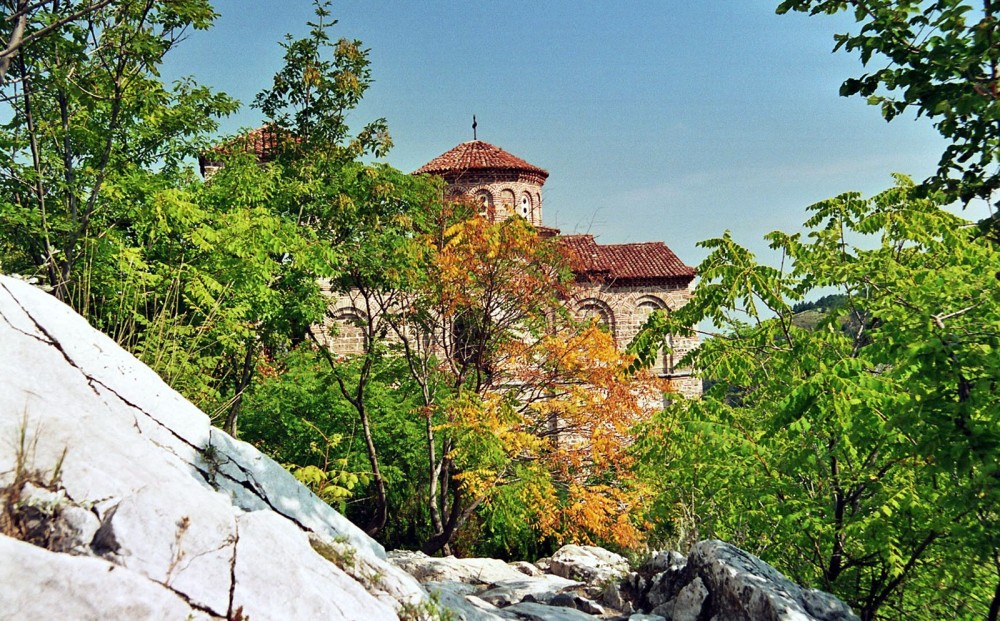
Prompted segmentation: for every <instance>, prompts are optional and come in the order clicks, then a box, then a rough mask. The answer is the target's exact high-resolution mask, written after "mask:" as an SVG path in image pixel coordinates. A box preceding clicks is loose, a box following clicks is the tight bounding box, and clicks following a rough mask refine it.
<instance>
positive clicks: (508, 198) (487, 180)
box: [414, 140, 549, 226]
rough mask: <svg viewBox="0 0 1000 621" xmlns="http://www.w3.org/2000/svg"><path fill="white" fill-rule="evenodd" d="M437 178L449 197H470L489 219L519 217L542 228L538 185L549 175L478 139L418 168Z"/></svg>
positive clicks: (539, 187) (540, 189)
mask: <svg viewBox="0 0 1000 621" xmlns="http://www.w3.org/2000/svg"><path fill="white" fill-rule="evenodd" d="M414 174H430V175H437V176H439V177H441V178H442V179H444V180H445V181H447V182H448V186H449V188H450V193H451V194H452V195H453V196H462V195H464V196H471V197H473V198H474V199H476V200H477V201H479V202H480V203H482V205H483V213H484V214H485V215H487V217H489V218H490V219H491V220H495V221H499V220H506V219H507V218H509V217H511V216H512V215H515V214H517V215H519V216H521V217H522V218H524V219H525V220H527V221H528V222H530V223H531V224H533V225H534V226H541V225H542V185H544V184H545V179H547V178H548V176H549V173H548V172H546V171H545V170H543V169H541V168H539V167H537V166H534V165H532V164H529V163H528V162H526V161H524V160H522V159H521V158H519V157H517V156H514V155H511V154H510V153H507V152H506V151H504V150H503V149H501V148H499V147H495V146H493V145H491V144H490V143H488V142H483V141H482V140H473V141H470V142H463V143H462V144H460V145H458V146H457V147H455V148H454V149H452V150H450V151H448V152H447V153H444V154H442V155H439V156H438V157H436V158H434V159H433V160H431V161H430V162H428V163H426V164H424V165H423V166H421V167H420V168H418V169H417V170H416V171H415V173H414Z"/></svg>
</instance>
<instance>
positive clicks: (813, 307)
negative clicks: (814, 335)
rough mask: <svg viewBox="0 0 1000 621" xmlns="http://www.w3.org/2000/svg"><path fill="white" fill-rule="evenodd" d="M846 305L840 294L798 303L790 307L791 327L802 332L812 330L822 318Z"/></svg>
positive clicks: (845, 300) (845, 298) (843, 296)
mask: <svg viewBox="0 0 1000 621" xmlns="http://www.w3.org/2000/svg"><path fill="white" fill-rule="evenodd" d="M845 304H847V296H846V295H844V294H842V293H835V294H832V295H825V296H823V297H821V298H819V299H818V300H815V301H813V302H799V303H798V304H796V305H794V306H792V312H793V313H795V315H794V316H793V317H792V325H794V326H796V327H798V328H802V329H803V330H814V329H815V328H816V326H817V325H819V322H820V321H822V320H823V316H824V315H826V313H828V312H830V311H831V310H833V309H835V308H840V307H842V306H844V305H845Z"/></svg>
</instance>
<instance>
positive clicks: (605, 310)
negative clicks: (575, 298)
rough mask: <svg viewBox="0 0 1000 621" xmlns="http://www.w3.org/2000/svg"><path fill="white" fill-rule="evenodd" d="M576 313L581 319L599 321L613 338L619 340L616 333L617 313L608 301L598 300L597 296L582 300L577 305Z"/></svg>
mask: <svg viewBox="0 0 1000 621" xmlns="http://www.w3.org/2000/svg"><path fill="white" fill-rule="evenodd" d="M576 315H577V317H579V318H580V320H581V321H587V320H588V319H593V320H595V321H597V323H598V325H601V326H604V327H605V328H607V330H608V333H609V334H610V335H611V338H612V339H614V340H615V342H617V340H618V339H617V335H616V333H615V314H614V311H612V310H611V307H610V306H608V304H607V303H606V302H604V301H602V300H598V299H597V298H588V299H586V300H581V301H580V303H579V304H577V305H576Z"/></svg>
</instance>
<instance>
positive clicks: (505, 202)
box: [498, 188, 517, 215]
mask: <svg viewBox="0 0 1000 621" xmlns="http://www.w3.org/2000/svg"><path fill="white" fill-rule="evenodd" d="M499 207H500V210H498V211H499V212H500V213H504V214H507V215H510V214H514V213H517V205H516V199H515V198H514V190H511V189H510V188H504V189H502V190H500V205H499Z"/></svg>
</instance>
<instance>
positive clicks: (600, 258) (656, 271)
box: [558, 235, 695, 284]
mask: <svg viewBox="0 0 1000 621" xmlns="http://www.w3.org/2000/svg"><path fill="white" fill-rule="evenodd" d="M558 240H559V244H560V245H561V246H562V247H563V248H566V249H567V250H568V252H569V255H570V265H571V267H572V269H573V272H574V273H576V275H577V278H578V279H582V280H600V281H604V282H609V283H612V282H613V283H616V284H626V283H629V284H656V283H661V282H666V281H677V280H683V281H685V282H690V280H691V279H692V278H694V276H695V270H694V269H693V268H691V267H688V266H687V265H684V263H682V262H681V260H680V259H678V258H677V255H675V254H674V253H673V251H672V250H670V248H668V247H667V246H666V244H664V243H663V242H645V243H640V244H598V243H597V242H596V241H594V236H593V235H563V236H560V237H559V238H558Z"/></svg>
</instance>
